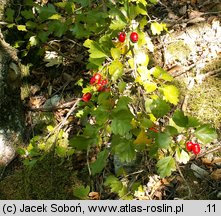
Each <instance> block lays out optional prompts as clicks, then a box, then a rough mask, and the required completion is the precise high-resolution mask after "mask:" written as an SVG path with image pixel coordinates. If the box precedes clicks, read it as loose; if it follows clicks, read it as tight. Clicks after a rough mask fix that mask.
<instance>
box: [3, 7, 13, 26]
mask: <svg viewBox="0 0 221 216" xmlns="http://www.w3.org/2000/svg"><path fill="white" fill-rule="evenodd" d="M5 15H6V18H5V21H6V22H10V23H12V22H14V15H15V11H14V10H13V9H11V8H7V9H6V11H5Z"/></svg>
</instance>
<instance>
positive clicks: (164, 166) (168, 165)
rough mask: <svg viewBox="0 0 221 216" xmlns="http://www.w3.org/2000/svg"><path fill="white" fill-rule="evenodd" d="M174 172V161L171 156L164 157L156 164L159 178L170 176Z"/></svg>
mask: <svg viewBox="0 0 221 216" xmlns="http://www.w3.org/2000/svg"><path fill="white" fill-rule="evenodd" d="M175 170H176V164H175V160H174V158H173V157H172V156H168V157H165V158H163V159H161V160H159V161H158V162H157V171H158V173H159V174H160V177H161V178H164V177H166V176H170V175H171V173H172V172H173V171H175Z"/></svg>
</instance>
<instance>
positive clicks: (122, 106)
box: [114, 96, 131, 112]
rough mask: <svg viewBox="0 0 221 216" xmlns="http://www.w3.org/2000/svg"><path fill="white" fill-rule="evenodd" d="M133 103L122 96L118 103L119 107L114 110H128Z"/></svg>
mask: <svg viewBox="0 0 221 216" xmlns="http://www.w3.org/2000/svg"><path fill="white" fill-rule="evenodd" d="M130 102H131V99H130V98H129V97H126V96H122V97H120V98H119V100H118V102H117V106H116V108H115V109H114V111H115V112H116V111H119V110H128V104H129V103H130Z"/></svg>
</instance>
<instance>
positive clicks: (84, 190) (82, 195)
mask: <svg viewBox="0 0 221 216" xmlns="http://www.w3.org/2000/svg"><path fill="white" fill-rule="evenodd" d="M89 192H90V187H89V186H87V187H84V186H83V185H80V186H77V187H74V188H73V195H74V196H75V197H77V198H78V199H81V200H87V199H88V194H89Z"/></svg>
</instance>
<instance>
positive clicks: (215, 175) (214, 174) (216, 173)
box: [210, 169, 221, 181]
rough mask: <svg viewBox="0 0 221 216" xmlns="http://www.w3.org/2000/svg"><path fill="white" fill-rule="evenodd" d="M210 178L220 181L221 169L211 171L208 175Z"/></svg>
mask: <svg viewBox="0 0 221 216" xmlns="http://www.w3.org/2000/svg"><path fill="white" fill-rule="evenodd" d="M210 177H211V178H212V179H213V180H216V181H218V180H221V169H217V170H215V171H213V172H212V173H211V174H210Z"/></svg>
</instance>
